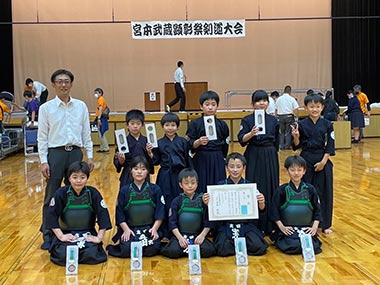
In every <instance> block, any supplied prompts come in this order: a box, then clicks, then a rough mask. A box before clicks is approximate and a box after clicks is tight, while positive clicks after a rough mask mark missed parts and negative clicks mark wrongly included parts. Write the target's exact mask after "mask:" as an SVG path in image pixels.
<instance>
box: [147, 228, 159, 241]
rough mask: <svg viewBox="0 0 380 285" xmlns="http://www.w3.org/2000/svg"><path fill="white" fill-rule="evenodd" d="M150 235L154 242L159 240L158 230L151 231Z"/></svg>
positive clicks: (152, 229)
mask: <svg viewBox="0 0 380 285" xmlns="http://www.w3.org/2000/svg"><path fill="white" fill-rule="evenodd" d="M148 232H150V235H151V236H152V238H153V240H156V239H158V238H159V236H158V233H157V230H156V229H155V228H151V229H149V231H148Z"/></svg>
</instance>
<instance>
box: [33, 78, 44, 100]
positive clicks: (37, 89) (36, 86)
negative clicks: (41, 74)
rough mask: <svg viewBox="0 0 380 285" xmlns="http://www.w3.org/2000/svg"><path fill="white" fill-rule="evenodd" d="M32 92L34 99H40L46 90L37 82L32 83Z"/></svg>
mask: <svg viewBox="0 0 380 285" xmlns="http://www.w3.org/2000/svg"><path fill="white" fill-rule="evenodd" d="M33 90H34V92H36V98H37V99H40V96H41V93H42V92H44V91H45V90H46V86H45V85H43V84H42V83H41V82H39V81H33Z"/></svg>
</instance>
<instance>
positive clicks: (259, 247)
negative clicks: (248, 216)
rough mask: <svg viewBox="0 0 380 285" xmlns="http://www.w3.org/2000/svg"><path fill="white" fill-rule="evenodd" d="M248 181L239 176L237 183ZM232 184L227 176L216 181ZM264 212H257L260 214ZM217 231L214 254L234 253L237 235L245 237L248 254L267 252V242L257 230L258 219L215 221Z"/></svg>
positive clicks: (226, 254)
mask: <svg viewBox="0 0 380 285" xmlns="http://www.w3.org/2000/svg"><path fill="white" fill-rule="evenodd" d="M244 183H249V182H248V181H247V180H245V179H243V178H241V179H240V181H239V183H238V184H244ZM218 184H219V185H221V184H234V182H233V181H232V180H231V179H230V178H227V179H225V180H224V181H221V182H219V183H218ZM263 213H265V212H261V213H259V215H260V218H261V215H262V214H263ZM216 228H217V233H216V237H215V240H214V242H215V247H216V255H218V256H230V255H235V244H234V239H235V238H238V237H245V238H246V245H247V254H248V255H263V254H265V253H266V252H267V248H268V244H267V243H266V241H265V240H264V236H265V235H264V233H263V232H262V231H260V230H259V220H231V221H223V222H218V223H217V226H216Z"/></svg>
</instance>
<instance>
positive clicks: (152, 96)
mask: <svg viewBox="0 0 380 285" xmlns="http://www.w3.org/2000/svg"><path fill="white" fill-rule="evenodd" d="M160 105H161V101H160V92H145V93H144V107H145V111H146V112H159V111H160V110H161V106H160Z"/></svg>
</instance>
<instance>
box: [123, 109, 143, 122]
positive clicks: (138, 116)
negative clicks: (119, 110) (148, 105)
mask: <svg viewBox="0 0 380 285" xmlns="http://www.w3.org/2000/svg"><path fill="white" fill-rule="evenodd" d="M131 120H139V121H140V122H141V123H142V124H144V121H145V115H144V113H143V111H141V110H139V109H132V110H129V111H128V112H127V114H125V122H126V123H127V124H128V123H129V122H130V121H131Z"/></svg>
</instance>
